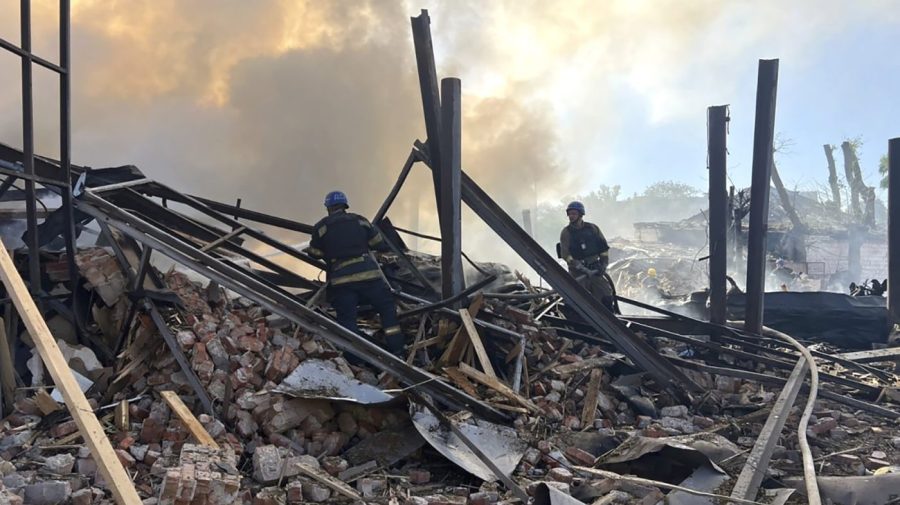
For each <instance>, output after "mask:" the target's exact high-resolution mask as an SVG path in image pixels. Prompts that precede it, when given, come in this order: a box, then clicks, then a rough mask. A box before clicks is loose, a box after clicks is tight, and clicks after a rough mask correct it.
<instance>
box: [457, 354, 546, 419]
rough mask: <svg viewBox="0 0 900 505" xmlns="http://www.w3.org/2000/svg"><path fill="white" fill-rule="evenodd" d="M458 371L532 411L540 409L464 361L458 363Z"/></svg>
mask: <svg viewBox="0 0 900 505" xmlns="http://www.w3.org/2000/svg"><path fill="white" fill-rule="evenodd" d="M459 371H460V372H462V373H463V374H465V375H466V376H467V377H468V378H470V379H472V380H474V381H475V382H478V383H481V384H482V385H484V386H487V387H489V388H491V389H493V390H494V391H496V392H498V393H500V394H501V395H503V396H505V397H507V398H509V399H510V400H512V401H514V402H516V403H518V404H519V405H521V406H523V407H525V408H527V409H528V410H530V411H532V412H540V409H539V408H538V406H537V405H535V404H534V403H532V402H531V401H530V400H527V399H525V398H523V397H522V396H521V395H519V394H516V392H515V391H513V390H512V389H510V388H509V386H507V385H506V384H503V383H502V382H500V381H499V380H497V379H496V378H494V377H489V376H487V375H486V374H484V373H481V372H479V371H478V370H475V369H474V368H472V367H470V366H469V365H467V364H465V363H460V364H459Z"/></svg>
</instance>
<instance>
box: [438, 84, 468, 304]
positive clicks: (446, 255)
mask: <svg viewBox="0 0 900 505" xmlns="http://www.w3.org/2000/svg"><path fill="white" fill-rule="evenodd" d="M461 100H462V85H461V83H460V80H459V79H456V78H447V79H443V80H441V135H443V137H442V138H441V156H442V157H443V158H442V159H441V164H440V167H441V170H440V180H441V184H440V193H441V199H440V207H441V209H440V212H439V213H438V219H439V220H440V227H441V238H442V239H443V240H441V296H442V297H443V298H452V297H453V296H455V295H456V294H458V293H460V292H462V290H463V289H464V288H465V279H464V277H463V266H462V202H461V200H460V172H461V170H462V169H461V166H462V162H461V156H462V105H461ZM456 308H459V307H456Z"/></svg>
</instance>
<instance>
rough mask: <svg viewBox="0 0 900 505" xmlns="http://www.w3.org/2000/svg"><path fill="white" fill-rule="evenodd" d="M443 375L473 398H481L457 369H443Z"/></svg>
mask: <svg viewBox="0 0 900 505" xmlns="http://www.w3.org/2000/svg"><path fill="white" fill-rule="evenodd" d="M444 373H445V374H447V377H450V380H452V381H453V382H455V383H456V385H457V386H459V387H460V388H462V390H463V391H465V392H466V393H468V394H470V395H472V396H474V397H475V398H481V396H480V395H479V394H478V390H476V389H475V385H474V384H472V383H471V382H469V379H467V378H466V376H465V375H463V373H462V372H460V371H459V369H458V368H456V367H447V368H445V369H444ZM495 406H496V405H495Z"/></svg>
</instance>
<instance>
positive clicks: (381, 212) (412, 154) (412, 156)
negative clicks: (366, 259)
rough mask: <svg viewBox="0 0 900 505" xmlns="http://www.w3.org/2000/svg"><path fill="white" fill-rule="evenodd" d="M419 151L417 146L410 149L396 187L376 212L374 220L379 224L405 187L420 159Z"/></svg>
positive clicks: (395, 184)
mask: <svg viewBox="0 0 900 505" xmlns="http://www.w3.org/2000/svg"><path fill="white" fill-rule="evenodd" d="M417 152H418V151H416V149H415V148H413V149H410V151H409V156H407V158H406V163H404V164H403V168H401V169H400V176H398V177H397V182H395V183H394V187H393V188H391V192H390V193H388V196H387V198H385V199H384V202H382V203H381V207H380V208H379V209H378V212H376V213H375V217H374V218H373V219H372V222H373V223H375V224H378V223H380V222H381V220H382V219H384V216H385V215H386V214H387V211H388V209H390V208H391V204H393V203H394V200H395V199H396V198H397V195H398V194H399V193H400V189H401V188H402V187H403V183H405V182H406V178H407V177H408V176H409V172H410V170H411V169H412V166H413V164H415V162H416V161H418V160H419V158H418V156H417V155H416V153H417Z"/></svg>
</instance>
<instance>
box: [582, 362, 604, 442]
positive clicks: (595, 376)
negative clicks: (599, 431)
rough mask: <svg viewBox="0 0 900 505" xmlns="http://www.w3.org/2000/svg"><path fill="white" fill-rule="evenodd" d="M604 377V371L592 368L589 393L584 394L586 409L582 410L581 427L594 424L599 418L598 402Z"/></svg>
mask: <svg viewBox="0 0 900 505" xmlns="http://www.w3.org/2000/svg"><path fill="white" fill-rule="evenodd" d="M602 379H603V371H602V370H600V369H599V368H595V369H593V370H591V380H590V381H589V382H588V388H587V393H586V394H585V395H584V409H583V410H582V411H581V427H582V428H588V427H591V426H593V425H594V419H596V418H597V404H598V403H599V400H600V381H601V380H602Z"/></svg>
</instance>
